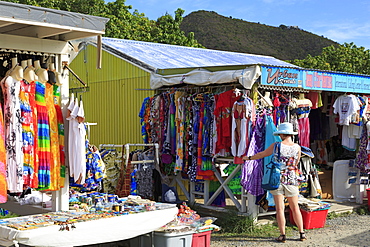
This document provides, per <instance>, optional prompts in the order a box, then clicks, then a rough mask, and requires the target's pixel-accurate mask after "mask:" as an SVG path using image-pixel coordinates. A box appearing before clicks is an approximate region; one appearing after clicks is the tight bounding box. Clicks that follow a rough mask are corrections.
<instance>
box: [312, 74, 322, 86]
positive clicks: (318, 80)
mask: <svg viewBox="0 0 370 247" xmlns="http://www.w3.org/2000/svg"><path fill="white" fill-rule="evenodd" d="M321 78H322V74H321V73H320V74H319V73H317V72H315V73H314V80H313V85H314V87H318V88H321V80H322V79H321Z"/></svg>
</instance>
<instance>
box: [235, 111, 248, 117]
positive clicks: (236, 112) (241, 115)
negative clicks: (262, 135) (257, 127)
mask: <svg viewBox="0 0 370 247" xmlns="http://www.w3.org/2000/svg"><path fill="white" fill-rule="evenodd" d="M234 118H235V119H243V118H245V111H244V110H242V111H241V112H240V113H239V112H238V111H234Z"/></svg>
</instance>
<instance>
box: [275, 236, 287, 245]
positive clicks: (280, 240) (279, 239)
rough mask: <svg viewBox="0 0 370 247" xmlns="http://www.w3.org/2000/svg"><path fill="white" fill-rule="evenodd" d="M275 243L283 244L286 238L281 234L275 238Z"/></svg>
mask: <svg viewBox="0 0 370 247" xmlns="http://www.w3.org/2000/svg"><path fill="white" fill-rule="evenodd" d="M275 240H276V241H278V242H280V243H285V242H286V237H285V235H284V234H281V235H280V236H279V237H278V238H275Z"/></svg>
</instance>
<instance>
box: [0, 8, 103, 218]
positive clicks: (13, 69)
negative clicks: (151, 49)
mask: <svg viewBox="0 0 370 247" xmlns="http://www.w3.org/2000/svg"><path fill="white" fill-rule="evenodd" d="M107 21H108V19H107V18H101V17H95V16H88V15H83V14H79V13H71V12H67V11H60V10H53V9H46V8H40V7H35V6H28V5H23V4H16V3H10V2H0V39H1V47H0V59H1V62H2V63H1V80H2V89H3V94H4V95H5V97H4V98H3V99H4V101H3V102H2V103H3V104H5V106H6V107H4V114H3V115H4V116H5V117H6V119H5V120H4V121H11V125H10V126H11V128H9V125H8V124H7V125H6V126H5V127H4V130H3V131H4V134H5V135H4V136H2V138H3V139H4V141H5V143H6V146H5V147H1V152H4V155H3V157H4V160H2V161H1V165H2V166H4V165H6V163H7V162H13V161H12V160H14V162H15V163H12V164H11V165H10V164H8V167H12V170H9V171H8V177H7V178H11V180H9V179H7V180H6V178H5V174H3V173H2V174H1V180H2V181H1V182H2V191H1V193H2V194H1V203H4V202H6V201H7V194H6V193H7V190H6V189H8V191H10V192H11V194H12V195H17V194H19V193H22V192H23V189H26V188H27V187H31V188H39V189H40V190H43V189H48V190H49V191H50V193H52V194H53V196H52V202H53V203H52V204H53V205H52V209H53V210H54V211H57V210H67V209H68V179H67V180H65V179H64V178H65V177H66V176H67V177H68V171H66V170H65V169H64V167H65V166H68V161H67V163H63V162H64V159H62V158H63V157H64V154H65V155H66V156H68V144H67V138H66V139H63V138H64V136H63V135H62V134H61V133H62V132H59V134H60V135H59V136H57V137H56V139H52V140H53V143H52V145H51V146H50V143H49V144H46V141H45V142H41V143H39V141H38V140H41V139H40V138H39V137H41V133H37V131H38V126H37V124H41V122H40V123H38V122H37V121H41V116H42V114H41V112H43V114H44V115H43V116H44V117H45V116H46V117H48V115H47V114H51V113H53V114H54V115H53V117H54V119H56V116H57V115H58V116H62V115H63V116H66V113H67V109H66V104H67V103H68V98H69V85H68V78H69V71H68V70H67V69H66V68H67V67H68V64H69V62H70V59H71V58H72V57H73V56H74V53H75V52H76V50H75V49H74V47H72V46H71V45H70V44H69V42H68V41H69V40H73V39H80V38H85V37H92V36H100V35H102V34H104V29H105V23H106V22H107ZM10 88H11V89H12V90H9V89H10ZM53 89H55V90H56V91H54V92H56V94H55V95H54V100H56V99H57V100H56V101H54V100H53V96H52V97H50V98H49V99H51V101H48V100H46V101H45V97H44V96H45V94H44V93H45V91H48V92H49V93H51V95H53V93H52V91H53ZM40 90H41V91H40ZM16 92H19V95H17V94H16ZM12 93H13V94H12ZM36 94H37V95H38V97H39V96H42V97H39V98H37V99H36V97H35V95H36ZM31 95H33V97H32V96H31ZM18 97H19V101H20V102H21V103H20V104H17V103H16V102H17V98H18ZM10 99H12V100H14V101H10ZM30 100H31V101H30ZM32 100H33V101H32ZM40 100H41V101H40ZM14 102H15V103H14ZM54 102H55V104H54ZM36 108H37V109H38V110H39V113H40V114H39V115H38V116H40V118H38V119H37V117H36V115H33V114H32V113H33V110H34V109H36ZM57 109H59V111H58V113H56V111H57ZM5 111H6V112H5ZM45 114H46V115H45ZM60 114H62V115H60ZM9 116H13V117H14V119H11V118H9ZM63 116H62V118H61V122H60V121H59V122H57V121H55V122H53V123H55V125H53V126H51V125H50V126H47V127H48V128H50V129H51V130H52V131H55V130H56V132H57V133H58V128H59V130H65V132H66V133H68V126H67V125H64V121H63V119H64V117H63ZM20 117H22V118H20ZM49 117H51V115H49ZM25 120H26V121H25ZM59 120H60V118H59ZM16 121H18V122H16ZM22 121H23V122H22ZM31 122H32V124H31ZM31 125H32V126H31ZM12 126H14V128H13V127H12ZM15 126H22V128H23V127H24V128H23V129H21V128H18V127H15ZM54 127H56V129H54ZM64 127H65V128H64ZM27 128H28V129H27ZM50 129H49V130H50ZM23 130H25V131H26V133H27V134H26V135H24V136H23V138H25V136H27V140H26V139H22V138H21V137H22V131H23ZM35 131H36V132H35ZM43 133H46V132H43ZM11 135H12V136H15V137H16V139H15V142H14V143H12V144H11V143H10V142H11V141H12V140H13V139H11V138H9V137H10V136H11ZM42 138H46V137H45V136H44V137H42ZM47 138H50V136H48V137H47ZM53 138H54V137H53ZM48 140H49V142H50V139H48ZM54 141H56V142H54ZM38 144H40V145H41V144H42V145H46V146H40V149H37V147H36V146H37V145H38ZM3 148H4V149H3ZM13 148H14V150H17V151H16V157H14V159H12V156H11V155H12V150H13ZM43 148H45V150H46V149H47V148H52V152H50V150H49V151H47V152H46V153H40V152H41V151H40V150H41V149H43ZM59 148H60V149H59ZM42 152H44V149H43V151H42ZM61 152H63V153H62V154H61ZM57 153H58V154H59V156H56V154H57ZM36 154H38V155H44V154H46V156H48V157H49V158H44V156H40V158H39V159H38V160H37V159H36V158H35V157H36ZM46 156H45V157H46ZM50 157H53V158H52V159H50ZM41 161H42V162H46V163H42V164H40V163H39V162H41ZM23 162H24V163H25V165H24V166H23ZM3 168H5V167H2V170H3ZM38 168H40V169H38ZM50 169H51V173H52V174H55V175H56V176H55V177H54V175H52V177H51V178H49V177H47V176H46V177H45V176H44V175H43V174H48V173H49V172H50ZM58 169H60V171H61V172H60V174H57V173H58V172H57V170H58ZM4 171H5V169H4ZM22 174H23V175H24V174H26V175H25V176H24V177H23V176H22ZM43 179H45V180H43ZM49 179H51V180H49ZM45 181H46V183H44V182H45ZM49 181H52V183H49ZM56 181H58V182H56ZM45 185H46V186H47V187H44V186H45ZM51 191H52V192H51ZM12 202H13V201H12ZM3 206H4V207H7V209H9V210H10V211H11V207H12V203H9V204H6V205H3ZM23 211H24V212H25V214H27V205H25V206H24V207H23Z"/></svg>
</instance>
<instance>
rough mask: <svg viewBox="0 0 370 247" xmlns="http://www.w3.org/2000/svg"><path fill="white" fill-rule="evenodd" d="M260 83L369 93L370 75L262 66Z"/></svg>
mask: <svg viewBox="0 0 370 247" xmlns="http://www.w3.org/2000/svg"><path fill="white" fill-rule="evenodd" d="M261 84H262V85H271V86H286V87H300V88H304V89H307V90H319V91H335V92H349V93H365V94H368V93H370V76H365V75H354V74H345V73H335V72H322V71H316V70H301V69H292V68H283V67H267V66H262V75H261Z"/></svg>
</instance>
